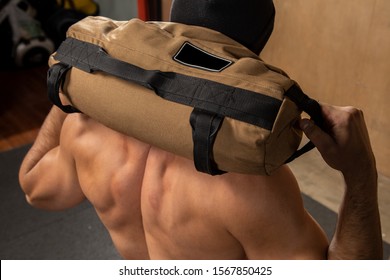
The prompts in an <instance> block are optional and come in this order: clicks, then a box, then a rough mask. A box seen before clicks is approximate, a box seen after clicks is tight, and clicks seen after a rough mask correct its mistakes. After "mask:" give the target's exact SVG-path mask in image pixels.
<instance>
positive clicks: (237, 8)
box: [170, 0, 275, 54]
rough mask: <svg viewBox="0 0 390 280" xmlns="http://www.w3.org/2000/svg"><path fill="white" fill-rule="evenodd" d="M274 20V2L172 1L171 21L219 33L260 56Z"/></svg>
mask: <svg viewBox="0 0 390 280" xmlns="http://www.w3.org/2000/svg"><path fill="white" fill-rule="evenodd" d="M274 18H275V8H274V4H273V1H272V0H173V2H172V7H171V18H170V20H171V21H172V22H178V23H183V24H188V25H197V26H203V27H207V28H210V29H213V30H216V31H219V32H221V33H223V34H225V35H226V36H228V37H230V38H232V39H234V40H236V41H237V42H239V43H240V44H242V45H244V46H246V47H247V48H248V49H250V50H252V51H253V52H254V53H256V54H259V53H260V52H261V50H262V49H263V48H264V46H265V44H266V43H267V41H268V39H269V37H270V36H271V33H272V30H273V26H274Z"/></svg>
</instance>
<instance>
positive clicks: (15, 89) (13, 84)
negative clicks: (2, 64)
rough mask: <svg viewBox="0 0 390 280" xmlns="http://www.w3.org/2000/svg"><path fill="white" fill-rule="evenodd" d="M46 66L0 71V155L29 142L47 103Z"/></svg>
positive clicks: (39, 122)
mask: <svg viewBox="0 0 390 280" xmlns="http://www.w3.org/2000/svg"><path fill="white" fill-rule="evenodd" d="M46 72H47V66H40V67H35V68H31V69H11V70H0V152H1V151H5V150H9V149H12V148H16V147H20V146H22V145H25V144H28V143H32V142H33V141H34V139H35V137H36V135H37V133H38V130H39V127H40V126H41V124H42V122H43V120H44V119H45V116H46V115H47V113H48V112H49V110H50V107H51V104H50V102H49V100H48V98H47V94H46Z"/></svg>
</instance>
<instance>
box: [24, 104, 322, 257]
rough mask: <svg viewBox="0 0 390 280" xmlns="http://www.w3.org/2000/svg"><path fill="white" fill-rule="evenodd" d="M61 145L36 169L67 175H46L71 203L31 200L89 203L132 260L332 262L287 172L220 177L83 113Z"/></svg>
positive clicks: (64, 132)
mask: <svg viewBox="0 0 390 280" xmlns="http://www.w3.org/2000/svg"><path fill="white" fill-rule="evenodd" d="M53 110H56V109H53ZM59 114H60V113H59ZM58 149H59V150H57V151H55V152H53V154H55V156H53V160H54V159H57V161H55V162H51V161H50V160H48V161H47V165H43V164H44V163H41V165H42V166H41V167H39V166H38V168H50V167H49V165H53V164H55V165H56V170H61V172H60V173H59V172H55V171H53V172H46V174H47V175H46V176H47V177H50V178H48V179H47V180H49V181H50V180H55V181H56V182H58V183H60V182H62V183H61V184H62V186H61V185H58V183H57V185H52V187H51V188H52V190H50V191H51V192H58V196H61V197H62V198H63V199H61V197H58V199H52V200H51V201H49V200H46V199H43V200H42V198H40V197H39V196H40V195H41V194H40V193H39V192H37V196H36V197H34V194H30V195H29V196H28V199H29V201H30V203H32V204H33V205H35V206H37V207H43V208H47V209H58V210H59V209H63V208H67V207H72V206H74V205H76V204H77V203H79V202H81V201H82V200H83V199H84V198H87V199H88V200H89V201H90V202H91V203H92V204H93V206H94V207H95V208H96V211H97V214H98V215H99V217H100V218H101V220H102V222H103V224H104V225H105V226H106V228H107V229H108V231H109V233H110V235H111V237H112V240H113V242H114V244H115V246H116V248H117V249H118V251H119V252H120V253H121V255H122V256H123V257H124V258H128V259H143V258H152V259H246V258H249V259H263V258H264V259H274V258H275V259H290V258H292V259H294V258H304V259H307V258H320V259H321V258H326V252H327V247H328V242H327V240H326V237H325V236H324V234H323V232H322V230H321V229H320V228H319V226H318V225H317V224H316V223H315V222H314V220H313V219H312V218H311V217H310V216H309V215H308V214H307V213H306V211H305V210H304V208H303V203H302V199H301V196H300V192H299V188H298V185H297V183H296V181H295V178H294V176H293V175H292V174H291V172H290V171H289V169H288V168H287V167H282V168H280V170H279V171H277V172H276V173H275V174H274V175H273V176H270V177H265V176H251V175H243V174H234V173H229V174H225V175H222V176H215V177H212V176H209V175H206V174H203V173H199V172H197V171H196V170H195V169H194V167H193V162H192V161H190V160H187V159H184V158H182V157H178V156H175V155H173V154H171V153H168V152H165V151H162V150H160V149H157V148H154V147H151V146H149V145H147V144H144V143H142V142H140V141H137V140H135V139H134V138H131V137H127V136H124V135H123V134H120V133H118V132H115V131H113V130H111V129H109V128H107V127H105V126H103V125H101V124H99V123H97V122H95V121H93V120H92V119H90V118H88V117H86V116H84V115H81V114H74V115H69V116H67V117H66V118H65V121H64V123H63V127H62V129H61V136H60V146H59V148H58ZM59 155H61V156H59ZM59 158H62V159H63V160H62V161H61V160H60V161H58V159H59ZM64 159H65V160H64ZM35 168H37V167H35ZM38 173H40V172H38ZM58 173H59V174H58ZM41 174H42V173H41ZM32 176H33V175H32ZM40 176H41V177H40V180H43V181H45V179H44V178H42V175H40ZM58 176H61V177H62V179H61V180H59V179H60V178H58ZM54 177H57V178H54ZM70 178H72V179H70ZM21 182H23V181H22V180H21ZM46 188H49V187H46ZM60 190H61V191H60ZM47 191H48V190H46V192H47ZM65 192H66V193H65ZM53 195H56V194H53ZM65 199H66V201H62V200H65Z"/></svg>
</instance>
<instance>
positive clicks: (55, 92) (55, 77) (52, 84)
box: [47, 63, 80, 114]
mask: <svg viewBox="0 0 390 280" xmlns="http://www.w3.org/2000/svg"><path fill="white" fill-rule="evenodd" d="M71 68H72V67H71V66H69V65H67V64H65V63H57V64H55V65H53V66H52V67H50V69H49V70H48V71H47V94H48V96H49V99H50V101H51V102H52V103H53V104H54V105H56V106H57V107H59V108H60V109H61V110H62V111H64V112H65V113H68V114H70V113H80V111H79V110H78V109H76V108H74V107H72V106H70V105H63V104H62V102H61V99H60V87H61V85H62V83H63V81H64V80H65V77H66V73H67V72H68V71H69V69H71Z"/></svg>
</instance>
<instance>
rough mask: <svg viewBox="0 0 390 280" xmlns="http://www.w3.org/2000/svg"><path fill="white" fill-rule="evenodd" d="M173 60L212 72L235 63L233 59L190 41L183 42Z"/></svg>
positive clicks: (219, 70)
mask: <svg viewBox="0 0 390 280" xmlns="http://www.w3.org/2000/svg"><path fill="white" fill-rule="evenodd" d="M173 60H175V61H177V62H179V63H181V64H184V65H186V66H189V67H194V68H199V69H203V70H207V71H212V72H221V71H222V70H224V69H225V68H227V67H228V66H230V65H231V64H232V63H233V61H230V60H227V59H225V58H221V57H218V56H216V55H213V54H211V53H208V52H206V51H204V50H202V49H200V48H198V47H196V46H194V45H192V44H191V43H189V42H185V43H184V44H183V46H182V47H181V48H180V50H179V51H178V52H177V53H176V55H175V56H174V57H173Z"/></svg>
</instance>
